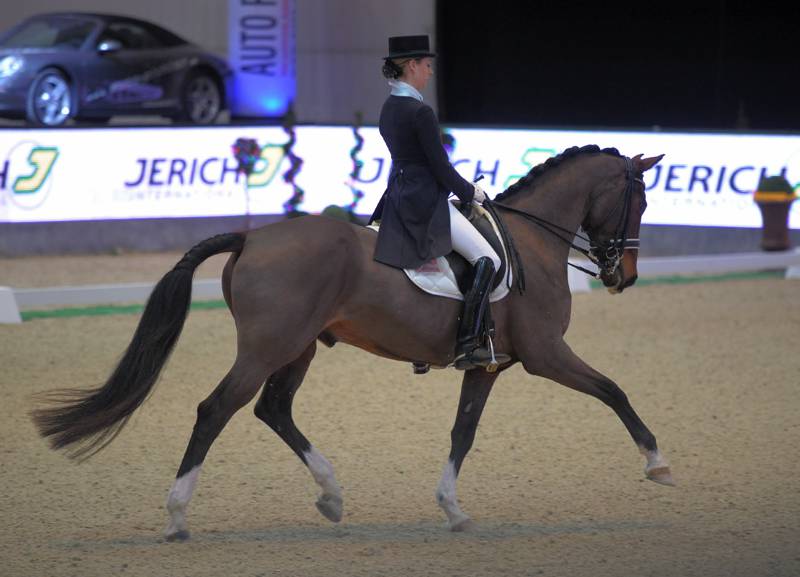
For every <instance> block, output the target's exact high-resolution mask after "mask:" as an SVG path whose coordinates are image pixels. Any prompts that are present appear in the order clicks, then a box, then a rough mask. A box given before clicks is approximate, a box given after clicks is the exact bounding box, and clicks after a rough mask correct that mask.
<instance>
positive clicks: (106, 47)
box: [97, 38, 122, 54]
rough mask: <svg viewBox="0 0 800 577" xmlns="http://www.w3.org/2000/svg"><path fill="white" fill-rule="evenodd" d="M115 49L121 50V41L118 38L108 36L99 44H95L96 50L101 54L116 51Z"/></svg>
mask: <svg viewBox="0 0 800 577" xmlns="http://www.w3.org/2000/svg"><path fill="white" fill-rule="evenodd" d="M117 50H122V42H120V41H119V40H114V39H113V38H109V39H108V40H103V41H102V42H100V44H98V45H97V51H98V52H100V53H101V54H104V53H107V52H116V51H117Z"/></svg>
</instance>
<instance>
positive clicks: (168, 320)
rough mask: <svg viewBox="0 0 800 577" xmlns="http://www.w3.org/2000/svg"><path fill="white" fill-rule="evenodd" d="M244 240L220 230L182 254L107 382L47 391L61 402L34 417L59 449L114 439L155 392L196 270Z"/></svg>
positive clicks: (96, 447) (87, 450)
mask: <svg viewBox="0 0 800 577" xmlns="http://www.w3.org/2000/svg"><path fill="white" fill-rule="evenodd" d="M244 240H245V235H244V234H242V233H230V234H220V235H217V236H215V237H212V238H209V239H207V240H204V241H203V242H201V243H199V244H197V245H195V246H194V247H193V248H192V249H191V250H189V252H187V253H186V254H185V255H183V258H182V259H181V260H180V261H179V262H178V264H176V265H175V267H174V268H173V269H172V270H171V271H169V272H168V273H167V274H165V275H164V277H163V278H162V279H161V280H160V281H159V282H158V284H157V285H156V286H155V288H154V289H153V292H152V293H151V294H150V298H149V299H148V300H147V305H146V306H145V309H144V313H143V314H142V318H141V320H140V321H139V326H138V327H136V332H135V333H134V335H133V338H132V339H131V343H130V344H129V345H128V349H127V350H126V351H125V354H124V356H123V357H122V360H120V362H119V364H118V365H117V368H116V369H115V370H114V372H113V373H112V374H111V376H110V377H109V378H108V380H107V381H106V383H105V384H104V385H103V386H102V387H100V388H97V389H93V390H89V391H82V390H76V389H68V390H62V391H56V392H55V393H52V394H49V395H47V398H48V400H50V401H53V402H56V403H57V406H54V407H51V408H45V409H39V410H36V411H34V412H33V414H32V416H33V420H34V422H35V423H36V426H37V427H38V429H39V433H40V434H41V435H42V436H43V437H50V443H51V446H52V447H53V448H54V449H62V448H64V447H68V446H74V448H73V449H72V450H71V452H70V457H73V458H88V457H90V456H91V455H93V454H95V453H97V452H98V451H100V450H101V449H103V448H104V447H105V446H106V445H108V443H110V442H111V441H113V440H114V438H115V437H116V436H117V435H118V434H119V433H120V431H121V430H122V428H123V427H124V426H125V424H126V423H127V422H128V419H129V418H130V416H131V414H133V412H134V411H135V410H136V409H137V408H138V407H139V406H140V405H141V404H142V403H143V402H144V401H145V399H146V398H147V396H148V395H149V394H150V391H151V390H152V388H153V385H155V383H156V381H157V379H158V375H159V373H160V372H161V369H162V368H163V366H164V364H165V363H166V362H167V359H168V358H169V355H170V353H171V352H172V348H173V347H174V346H175V343H176V342H177V341H178V337H179V336H180V334H181V330H182V329H183V323H184V321H185V320H186V316H187V315H188V313H189V304H190V302H191V297H192V277H193V276H194V271H195V269H196V268H197V267H198V265H200V263H202V262H203V261H204V260H206V259H207V258H209V257H210V256H213V255H215V254H219V253H223V252H241V250H242V248H243V247H244Z"/></svg>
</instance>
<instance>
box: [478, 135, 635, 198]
mask: <svg viewBox="0 0 800 577" xmlns="http://www.w3.org/2000/svg"><path fill="white" fill-rule="evenodd" d="M597 152H602V153H605V154H611V155H612V156H622V155H621V154H620V153H619V151H618V150H617V149H616V148H603V149H601V148H600V147H599V146H597V145H596V144H587V145H586V146H572V147H570V148H567V149H566V150H565V151H564V152H562V153H561V154H558V155H556V156H551V157H550V158H548V159H547V160H545V161H544V162H542V163H541V164H537V165H536V166H534V167H533V168H531V169H530V170H529V171H528V174H526V175H525V176H523V177H522V178H520V179H519V180H518V181H517V182H515V183H514V184H512V185H511V186H509V187H508V188H507V189H505V190H504V191H503V192H501V193H500V194H498V195H497V196H496V197H494V200H495V201H503V200H507V199H508V198H510V197H511V196H513V195H515V194H516V193H518V192H519V191H520V190H522V189H523V188H526V187H527V186H528V185H530V184H531V183H532V182H533V181H534V179H535V178H536V177H537V176H539V175H540V174H542V173H543V172H546V171H547V170H549V169H551V168H553V167H554V166H558V165H559V164H561V163H562V162H564V161H565V160H567V159H568V158H572V157H573V156H578V155H580V154H588V153H597Z"/></svg>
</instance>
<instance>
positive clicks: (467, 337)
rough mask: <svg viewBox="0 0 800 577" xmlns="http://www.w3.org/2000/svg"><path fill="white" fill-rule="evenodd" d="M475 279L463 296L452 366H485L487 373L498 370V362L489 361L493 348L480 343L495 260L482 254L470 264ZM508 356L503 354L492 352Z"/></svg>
mask: <svg viewBox="0 0 800 577" xmlns="http://www.w3.org/2000/svg"><path fill="white" fill-rule="evenodd" d="M473 268H474V271H475V279H474V280H473V281H472V288H470V289H469V292H468V293H467V294H466V295H465V296H464V311H463V313H462V315H461V324H460V325H459V327H458V342H457V344H456V359H455V361H454V363H453V364H454V366H455V368H457V369H459V370H469V369H474V368H476V367H486V369H487V370H488V371H490V372H494V371H495V370H496V369H497V363H496V362H495V363H492V351H490V350H489V349H488V348H487V347H486V346H484V344H483V342H482V341H483V331H482V330H481V329H482V328H483V326H482V325H483V319H484V316H485V314H486V308H487V307H488V306H489V293H491V292H492V280H493V279H494V272H495V271H494V263H493V262H492V259H490V258H489V257H488V256H485V257H481V258H479V259H478V260H477V261H476V262H475V266H474V267H473ZM497 357H502V358H503V359H506V360H507V359H508V357H507V356H506V355H495V359H496V360H497Z"/></svg>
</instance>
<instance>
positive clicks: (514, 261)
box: [483, 156, 644, 294]
mask: <svg viewBox="0 0 800 577" xmlns="http://www.w3.org/2000/svg"><path fill="white" fill-rule="evenodd" d="M624 159H625V190H624V191H623V193H622V196H621V198H620V203H621V204H622V214H620V219H619V222H618V223H617V229H616V232H615V234H614V238H612V239H611V240H609V241H607V242H604V243H595V242H593V241H592V240H591V238H589V236H583V235H581V234H578V233H575V232H573V231H571V230H568V229H566V228H564V227H562V226H559V225H557V224H554V223H552V222H550V221H548V220H545V219H543V218H540V217H538V216H536V215H535V214H531V213H529V212H525V211H524V210H520V209H518V208H514V207H511V206H508V205H507V204H500V203H499V202H494V201H492V200H489V199H488V198H487V199H486V200H485V201H484V203H483V206H484V208H486V209H487V210H488V211H489V212H490V213H491V214H492V216H493V217H494V218H495V220H496V221H497V223H498V226H499V228H500V232H501V235H502V236H503V240H504V242H505V243H506V245H507V246H508V247H509V259H510V260H511V267H512V270H514V271H515V274H516V278H517V279H518V282H517V288H518V289H519V292H520V294H522V293H523V292H524V290H525V279H524V271H523V270H522V262H521V260H520V259H519V253H518V252H517V250H516V247H515V246H514V243H513V239H512V238H511V235H510V234H509V232H508V230H507V229H506V226H505V224H504V223H503V222H502V220H501V219H500V218H499V217H498V215H497V210H496V209H497V208H501V209H503V210H506V211H508V212H511V213H514V214H518V215H520V216H522V217H524V218H525V219H527V220H529V221H531V222H532V223H534V224H536V225H538V226H540V227H541V228H543V229H544V230H546V231H547V232H549V233H550V234H552V235H553V236H555V237H556V238H557V239H559V240H560V241H561V242H563V243H565V244H567V245H569V247H570V248H572V249H573V250H575V251H577V252H579V253H581V254H582V255H584V256H585V257H586V258H588V259H589V260H590V261H591V262H592V263H594V264H595V265H596V266H597V267H598V268H599V269H600V270H599V271H597V272H595V271H591V270H589V269H586V268H584V267H582V266H579V265H577V264H574V263H571V262H569V261H567V264H568V265H569V266H571V267H573V268H576V269H578V270H579V271H581V272H583V273H586V274H587V275H589V276H591V277H593V278H596V279H599V278H600V277H601V275H602V274H603V273H604V272H605V273H606V274H613V273H614V272H615V271H616V269H617V267H618V266H619V263H620V261H621V260H622V255H623V253H624V251H625V249H630V250H639V239H638V238H628V237H627V232H628V223H629V221H630V200H631V196H632V195H633V184H634V182H639V183H642V184H644V182H643V181H642V180H641V179H639V178H636V177H635V176H634V170H633V161H631V159H630V158H628V157H627V156H626V157H624ZM618 208H619V204H618V205H617V206H616V207H614V209H613V210H612V211H611V212H610V213H609V215H608V217H606V219H604V221H605V220H607V219H608V218H609V217H610V216H611V215H612V214H613V213H614V212H616V211H617V210H618ZM584 230H586V231H587V234H588V235H591V232H590V231H589V230H588V229H587V228H586V227H584ZM561 233H565V234H567V235H569V236H567V237H564V236H562V234H561ZM574 237H577V238H579V239H581V240H583V241H584V242H587V243H589V248H588V249H586V248H584V247H582V246H579V245H576V244H575V243H573V242H572V240H571V239H572V238H574ZM509 288H511V287H509Z"/></svg>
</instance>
